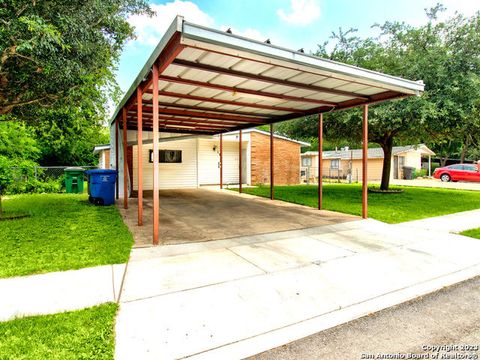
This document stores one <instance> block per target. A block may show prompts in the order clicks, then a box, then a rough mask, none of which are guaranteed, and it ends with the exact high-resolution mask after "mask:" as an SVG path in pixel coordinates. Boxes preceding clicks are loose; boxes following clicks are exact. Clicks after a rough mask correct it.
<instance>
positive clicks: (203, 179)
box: [198, 139, 225, 185]
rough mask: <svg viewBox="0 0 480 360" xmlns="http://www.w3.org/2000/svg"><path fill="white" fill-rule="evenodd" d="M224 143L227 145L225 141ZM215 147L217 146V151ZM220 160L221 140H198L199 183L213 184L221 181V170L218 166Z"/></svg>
mask: <svg viewBox="0 0 480 360" xmlns="http://www.w3.org/2000/svg"><path fill="white" fill-rule="evenodd" d="M223 145H225V143H224V144H223ZM214 147H215V151H214V150H213V148H214ZM224 155H225V154H224ZM219 161H220V142H219V140H217V139H212V140H205V139H199V140H198V183H199V185H212V184H219V183H220V170H219V168H218V164H219ZM224 162H225V160H224Z"/></svg>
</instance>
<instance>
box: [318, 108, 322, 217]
mask: <svg viewBox="0 0 480 360" xmlns="http://www.w3.org/2000/svg"><path fill="white" fill-rule="evenodd" d="M322 200H323V114H319V115H318V210H322Z"/></svg>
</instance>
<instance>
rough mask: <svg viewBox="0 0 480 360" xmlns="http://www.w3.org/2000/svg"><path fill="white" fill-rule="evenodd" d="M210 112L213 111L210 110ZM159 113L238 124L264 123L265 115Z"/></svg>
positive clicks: (146, 111) (147, 111)
mask: <svg viewBox="0 0 480 360" xmlns="http://www.w3.org/2000/svg"><path fill="white" fill-rule="evenodd" d="M142 109H143V113H144V115H150V114H152V107H150V106H143V107H142ZM212 111H214V110H213V109H212ZM159 113H160V114H162V115H176V116H188V117H196V118H208V119H215V120H235V121H238V122H248V123H252V124H264V123H265V119H264V118H265V115H263V116H262V115H260V114H258V116H257V117H251V116H240V115H229V114H223V113H214V112H205V111H192V110H179V109H166V108H159ZM262 119H263V120H262Z"/></svg>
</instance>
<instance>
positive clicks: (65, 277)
mask: <svg viewBox="0 0 480 360" xmlns="http://www.w3.org/2000/svg"><path fill="white" fill-rule="evenodd" d="M124 272H125V264H120V265H105V266H96V267H91V268H84V269H80V270H69V271H59V272H51V273H46V274H40V275H31V276H21V277H12V278H6V279H0V294H1V296H0V321H7V320H10V319H13V318H16V317H23V316H29V315H44V314H54V313H58V312H63V311H67V310H77V309H83V308H86V307H89V306H94V305H98V304H102V303H106V302H115V301H117V300H118V296H119V293H120V287H121V283H122V279H123V274H124Z"/></svg>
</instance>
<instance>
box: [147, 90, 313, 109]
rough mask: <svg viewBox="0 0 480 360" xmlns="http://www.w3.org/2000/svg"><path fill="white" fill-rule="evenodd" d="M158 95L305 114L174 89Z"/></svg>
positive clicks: (272, 106)
mask: <svg viewBox="0 0 480 360" xmlns="http://www.w3.org/2000/svg"><path fill="white" fill-rule="evenodd" d="M147 93H149V94H151V93H152V91H151V90H148V91H147ZM158 95H160V96H168V97H174V98H178V99H185V100H196V101H201V102H211V103H216V104H224V105H234V106H242V107H250V108H252V109H263V110H273V111H285V112H288V113H293V114H299V115H303V114H304V111H303V110H299V109H295V108H290V107H284V106H277V105H264V104H258V103H248V102H242V101H233V100H225V99H217V98H214V97H209V98H207V97H203V96H197V95H191V94H181V93H176V92H172V91H163V90H161V91H159V92H158ZM212 110H213V109H212Z"/></svg>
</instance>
